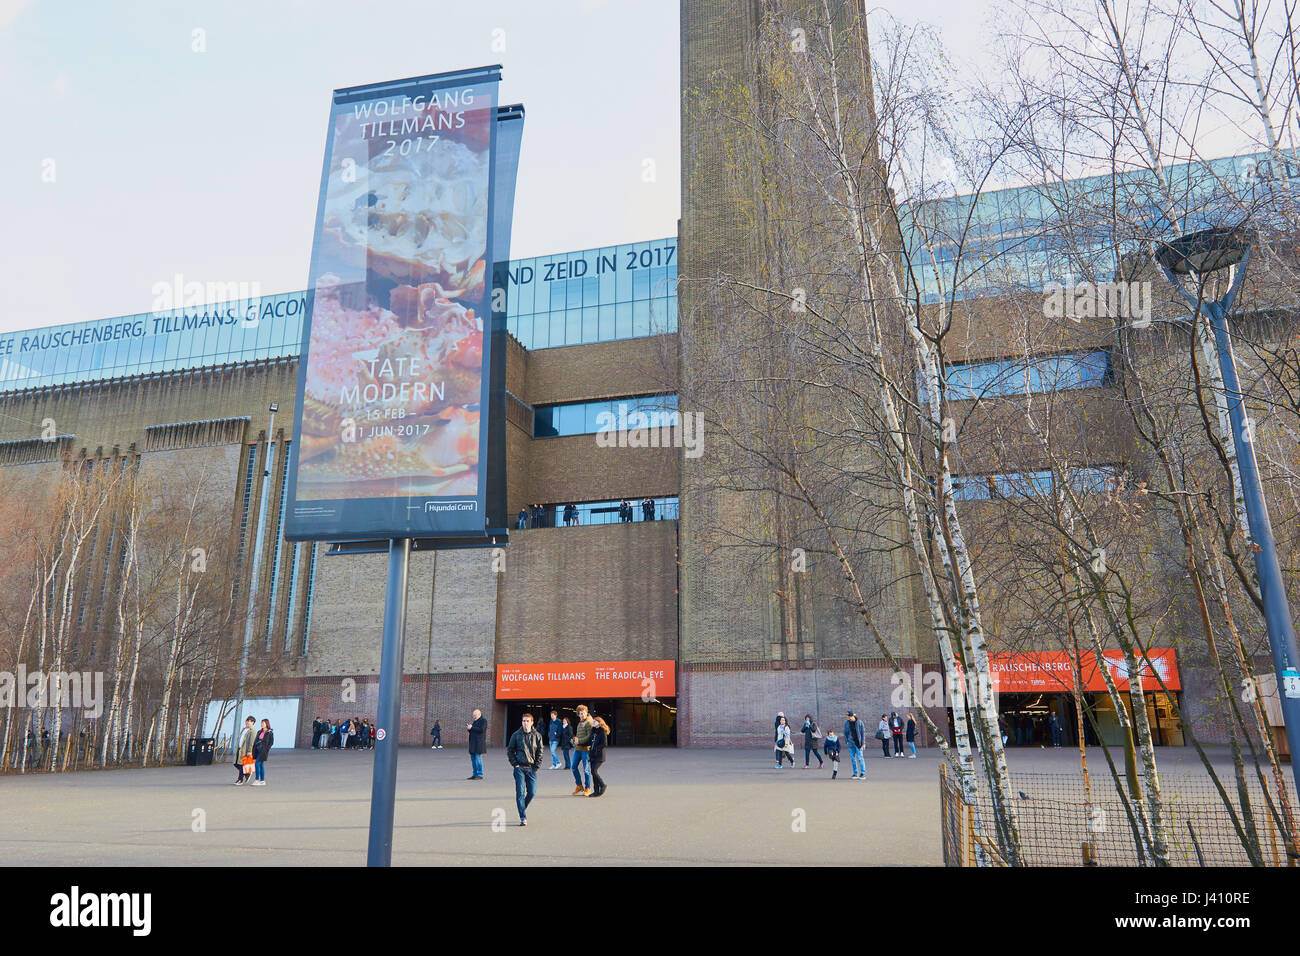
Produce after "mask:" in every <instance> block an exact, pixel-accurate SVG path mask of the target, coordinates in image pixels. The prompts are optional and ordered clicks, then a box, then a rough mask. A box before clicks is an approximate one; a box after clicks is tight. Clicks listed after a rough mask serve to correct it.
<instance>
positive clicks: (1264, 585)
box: [1155, 227, 1300, 789]
mask: <svg viewBox="0 0 1300 956" xmlns="http://www.w3.org/2000/svg"><path fill="white" fill-rule="evenodd" d="M1155 259H1156V264H1157V265H1159V266H1160V270H1161V271H1162V272H1163V273H1164V274H1165V278H1166V279H1168V280H1169V282H1170V284H1171V285H1173V287H1174V288H1175V289H1176V290H1177V291H1178V293H1179V295H1181V296H1182V297H1183V300H1184V301H1185V302H1187V304H1188V306H1189V307H1190V308H1191V310H1192V321H1194V322H1195V321H1198V320H1199V316H1198V313H1199V312H1200V310H1202V309H1204V310H1205V314H1206V316H1208V318H1209V320H1210V326H1211V328H1213V330H1214V344H1215V347H1216V349H1217V351H1218V355H1219V370H1220V371H1221V372H1222V374H1223V391H1224V394H1225V396H1226V397H1227V401H1228V418H1229V420H1230V421H1231V423H1232V442H1233V446H1234V447H1235V448H1236V452H1237V469H1238V471H1239V472H1240V475H1241V493H1242V496H1243V497H1244V498H1245V499H1246V518H1247V520H1248V521H1249V523H1250V534H1251V538H1252V539H1253V540H1254V542H1255V545H1256V548H1255V573H1256V574H1257V575H1258V577H1259V593H1260V597H1261V599H1262V600H1263V602H1264V623H1265V625H1266V626H1267V627H1268V643H1269V647H1270V648H1271V649H1272V652H1273V670H1274V673H1275V674H1276V676H1277V692H1278V699H1279V700H1280V701H1281V704H1282V719H1283V721H1284V723H1285V724H1286V739H1287V745H1288V747H1289V749H1290V751H1291V773H1292V776H1293V777H1294V778H1295V781H1296V787H1297V789H1300V676H1297V673H1296V666H1297V664H1300V651H1297V648H1296V636H1295V627H1294V625H1293V624H1292V622H1291V609H1290V607H1289V606H1288V605H1287V599H1286V591H1285V589H1284V588H1283V586H1282V572H1281V569H1280V568H1279V567H1278V563H1277V549H1276V547H1275V546H1274V544H1273V529H1272V526H1271V525H1270V524H1269V519H1268V503H1267V502H1266V501H1265V500H1264V489H1263V486H1262V485H1261V484H1260V480H1259V465H1258V463H1257V462H1256V460H1255V436H1254V430H1253V428H1252V427H1251V426H1250V425H1249V424H1248V418H1247V415H1246V403H1245V399H1244V398H1243V396H1242V393H1241V385H1240V383H1239V381H1238V378H1237V360H1236V358H1235V357H1234V356H1233V353H1232V339H1231V337H1230V336H1229V334H1228V310H1229V309H1231V308H1232V303H1233V300H1234V299H1235V298H1236V297H1237V292H1238V291H1239V290H1240V289H1241V282H1242V279H1243V278H1244V277H1245V275H1246V266H1247V265H1249V263H1250V243H1249V242H1248V241H1247V240H1246V239H1244V238H1243V236H1242V235H1241V232H1240V231H1239V230H1237V229H1229V228H1222V227H1220V228H1216V229H1203V230H1201V231H1200V232H1193V233H1189V234H1188V235H1185V236H1181V237H1179V238H1178V239H1174V240H1172V241H1171V242H1168V243H1162V244H1161V246H1160V248H1159V249H1158V250H1157V251H1156V254H1155ZM1220 269H1230V270H1231V273H1230V275H1229V278H1228V290H1227V292H1226V293H1225V294H1224V295H1223V296H1222V298H1219V299H1207V298H1204V297H1203V293H1204V281H1205V277H1206V276H1207V275H1208V274H1209V273H1211V272H1216V271H1218V270H1220ZM1182 276H1191V277H1192V281H1193V284H1194V287H1195V288H1196V290H1197V293H1198V294H1196V295H1193V294H1192V293H1191V292H1189V291H1188V290H1187V288H1185V287H1184V285H1183V280H1182V278H1181V277H1182Z"/></svg>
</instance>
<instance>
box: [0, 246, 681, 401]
mask: <svg viewBox="0 0 1300 956" xmlns="http://www.w3.org/2000/svg"><path fill="white" fill-rule="evenodd" d="M508 273H509V279H508V280H507V281H508V282H509V290H508V295H507V300H506V301H507V305H506V325H507V328H508V329H509V331H510V332H511V334H513V335H514V336H515V337H516V338H517V339H519V341H520V343H522V344H523V346H524V347H525V348H527V349H544V348H553V347H556V346H561V345H578V344H587V343H591V342H608V341H612V340H615V339H629V338H636V337H639V336H647V335H657V334H660V333H664V332H675V331H677V292H676V288H677V240H676V238H671V239H659V240H655V241H652V242H637V243H629V244H627V245H621V246H607V247H603V248H600V249H586V250H582V251H579V252H568V253H557V254H555V255H551V256H539V257H536V258H532V259H518V260H513V261H511V263H510V268H509V270H508ZM306 308H307V294H306V293H305V292H285V293H281V294H279V295H269V296H260V297H256V298H246V299H238V300H231V301H225V302H220V303H217V304H213V305H200V306H195V307H192V308H184V309H173V310H170V311H166V312H143V313H139V314H137V315H124V316H118V317H116V318H110V319H95V320H92V321H89V322H77V323H72V324H67V325H56V326H50V327H48V328H43V329H28V330H25V331H21V332H9V333H4V334H0V391H16V390H18V389H24V388H44V387H48V386H52V385H65V384H70V383H73V382H88V381H102V380H104V379H111V378H123V377H126V376H130V375H149V374H158V373H165V372H175V371H181V370H183V369H196V368H205V367H208V366H212V365H226V364H231V363H242V362H254V361H259V360H265V359H277V358H296V357H297V356H298V355H300V354H301V352H302V324H303V316H304V313H305V312H306Z"/></svg>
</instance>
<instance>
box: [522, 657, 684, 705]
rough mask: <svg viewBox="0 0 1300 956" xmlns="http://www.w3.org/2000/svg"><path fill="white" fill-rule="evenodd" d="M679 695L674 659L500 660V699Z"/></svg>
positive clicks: (595, 698)
mask: <svg viewBox="0 0 1300 956" xmlns="http://www.w3.org/2000/svg"><path fill="white" fill-rule="evenodd" d="M676 695H677V674H676V663H675V662H674V661H576V662H571V663H562V664H498V665H497V700H530V699H540V700H573V699H578V698H584V699H588V700H599V699H602V698H610V697H641V698H643V699H645V700H650V699H654V698H660V697H675V696H676Z"/></svg>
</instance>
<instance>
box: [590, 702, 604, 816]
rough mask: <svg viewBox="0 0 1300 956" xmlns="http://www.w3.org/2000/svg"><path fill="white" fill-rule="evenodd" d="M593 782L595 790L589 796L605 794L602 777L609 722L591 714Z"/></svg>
mask: <svg viewBox="0 0 1300 956" xmlns="http://www.w3.org/2000/svg"><path fill="white" fill-rule="evenodd" d="M591 721H592V727H591V750H590V751H588V753H589V754H590V755H591V783H592V786H593V790H592V791H591V793H589V794H587V796H589V797H600V796H603V795H604V793H605V790H606V787H605V781H604V780H602V779H601V778H600V768H601V765H602V764H604V763H605V745H606V744H608V743H609V724H607V723H605V718H603V717H597V716H596V715H595V714H592V715H591Z"/></svg>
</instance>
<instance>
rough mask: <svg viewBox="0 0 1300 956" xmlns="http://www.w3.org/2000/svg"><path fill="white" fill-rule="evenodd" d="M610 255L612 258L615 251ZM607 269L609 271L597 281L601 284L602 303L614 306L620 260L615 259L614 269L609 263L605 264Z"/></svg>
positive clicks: (602, 274) (603, 273)
mask: <svg viewBox="0 0 1300 956" xmlns="http://www.w3.org/2000/svg"><path fill="white" fill-rule="evenodd" d="M608 254H609V255H611V257H612V255H613V251H612V250H611V251H610V253H608ZM605 268H606V270H607V271H605V272H602V273H601V274H600V276H599V278H598V280H597V281H598V283H599V284H600V301H601V302H602V303H606V304H613V302H614V291H615V287H616V285H617V282H618V274H617V271H616V270H617V268H618V259H616V258H615V259H614V268H613V269H610V268H609V265H608V262H606V263H605Z"/></svg>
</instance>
